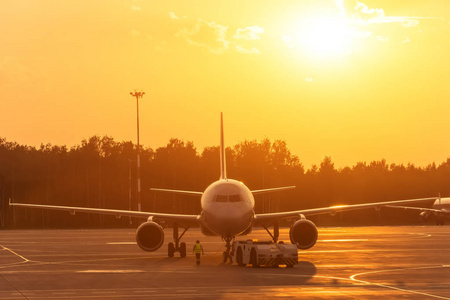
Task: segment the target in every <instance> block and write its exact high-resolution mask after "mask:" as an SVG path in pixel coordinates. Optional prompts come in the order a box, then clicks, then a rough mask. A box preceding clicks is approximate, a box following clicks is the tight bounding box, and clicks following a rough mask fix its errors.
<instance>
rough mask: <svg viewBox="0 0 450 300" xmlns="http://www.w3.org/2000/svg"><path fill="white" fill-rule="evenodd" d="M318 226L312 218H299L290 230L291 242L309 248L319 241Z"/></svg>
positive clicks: (301, 247) (300, 247)
mask: <svg viewBox="0 0 450 300" xmlns="http://www.w3.org/2000/svg"><path fill="white" fill-rule="evenodd" d="M317 236H318V233H317V227H316V225H315V224H314V223H313V222H311V221H310V220H306V219H302V220H298V221H296V222H295V223H294V225H292V227H291V229H290V230H289V238H290V239H291V243H292V244H295V245H297V248H298V249H302V250H305V249H309V248H311V247H312V246H314V244H315V243H316V241H317Z"/></svg>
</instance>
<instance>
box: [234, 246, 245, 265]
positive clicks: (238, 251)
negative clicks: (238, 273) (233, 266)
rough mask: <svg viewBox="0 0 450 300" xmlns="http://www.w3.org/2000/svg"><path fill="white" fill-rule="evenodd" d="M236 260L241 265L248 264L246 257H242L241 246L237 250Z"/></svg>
mask: <svg viewBox="0 0 450 300" xmlns="http://www.w3.org/2000/svg"><path fill="white" fill-rule="evenodd" d="M236 262H237V264H238V265H239V266H241V267H245V265H246V264H244V258H243V257H242V249H241V247H238V248H237V250H236Z"/></svg>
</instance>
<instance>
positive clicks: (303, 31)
mask: <svg viewBox="0 0 450 300" xmlns="http://www.w3.org/2000/svg"><path fill="white" fill-rule="evenodd" d="M352 35H353V30H352V28H351V27H349V26H348V25H347V24H345V23H344V22H342V21H335V20H309V21H306V22H304V23H302V26H301V28H299V35H298V38H297V40H298V43H299V44H300V46H301V48H302V49H303V50H305V51H306V52H307V53H308V54H309V55H312V56H318V57H331V56H343V55H348V54H349V53H350V52H351V42H352Z"/></svg>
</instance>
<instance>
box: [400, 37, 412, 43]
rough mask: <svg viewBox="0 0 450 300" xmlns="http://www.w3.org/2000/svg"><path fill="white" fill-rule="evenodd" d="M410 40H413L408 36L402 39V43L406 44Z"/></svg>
mask: <svg viewBox="0 0 450 300" xmlns="http://www.w3.org/2000/svg"><path fill="white" fill-rule="evenodd" d="M409 42H411V40H410V39H409V37H406V38H405V39H404V40H403V41H402V44H406V43H409Z"/></svg>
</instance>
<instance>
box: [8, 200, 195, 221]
mask: <svg viewBox="0 0 450 300" xmlns="http://www.w3.org/2000/svg"><path fill="white" fill-rule="evenodd" d="M9 205H10V206H12V207H28V208H40V209H48V210H63V211H68V212H70V214H72V215H74V214H75V213H76V212H83V213H96V214H103V215H113V216H116V217H117V218H120V217H137V218H142V219H148V218H151V217H154V218H157V219H159V220H165V221H178V222H187V223H194V222H197V220H198V219H199V218H200V216H199V215H181V214H165V213H154V212H145V211H132V210H117V209H104V208H88V207H70V206H55V205H44V204H25V203H9Z"/></svg>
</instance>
